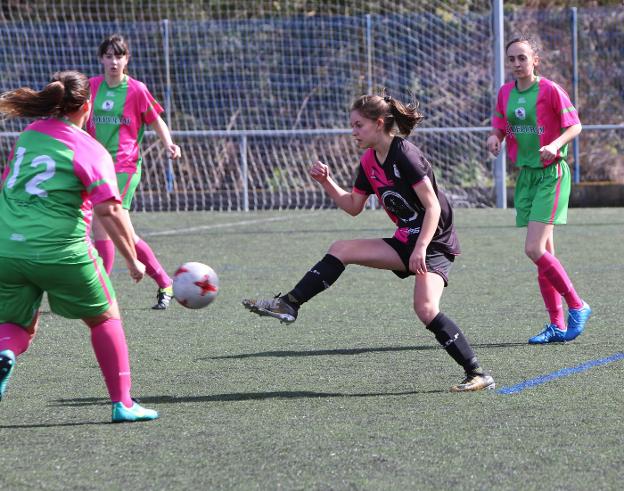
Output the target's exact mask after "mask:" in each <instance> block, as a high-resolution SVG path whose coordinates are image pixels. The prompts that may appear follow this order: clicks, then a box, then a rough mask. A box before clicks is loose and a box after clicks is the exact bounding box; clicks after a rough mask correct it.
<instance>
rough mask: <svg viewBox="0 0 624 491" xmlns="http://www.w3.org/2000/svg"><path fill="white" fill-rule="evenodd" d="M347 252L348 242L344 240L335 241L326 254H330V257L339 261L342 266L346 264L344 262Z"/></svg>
mask: <svg viewBox="0 0 624 491" xmlns="http://www.w3.org/2000/svg"><path fill="white" fill-rule="evenodd" d="M348 252H349V242H348V241H346V240H337V241H336V242H334V243H332V245H330V246H329V250H328V251H327V254H331V255H332V256H334V257H336V258H338V259H340V261H342V263H343V264H346V260H347V259H348Z"/></svg>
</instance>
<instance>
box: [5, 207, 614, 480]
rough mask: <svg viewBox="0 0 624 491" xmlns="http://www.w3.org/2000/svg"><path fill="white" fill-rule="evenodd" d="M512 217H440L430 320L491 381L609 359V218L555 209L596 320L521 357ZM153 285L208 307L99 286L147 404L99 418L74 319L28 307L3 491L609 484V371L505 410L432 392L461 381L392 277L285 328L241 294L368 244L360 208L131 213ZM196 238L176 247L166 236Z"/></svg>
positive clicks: (516, 232) (502, 400)
mask: <svg viewBox="0 0 624 491" xmlns="http://www.w3.org/2000/svg"><path fill="white" fill-rule="evenodd" d="M513 220H514V217H513V211H510V210H457V224H458V231H459V237H460V241H461V243H462V247H463V255H462V256H461V257H460V259H459V260H458V261H457V262H456V264H455V266H454V269H453V271H452V273H451V284H450V286H449V288H447V291H446V292H445V295H444V297H443V305H442V309H443V311H444V312H446V313H447V315H449V316H450V317H452V318H454V319H455V320H456V321H457V322H458V324H459V325H460V326H462V328H463V329H464V331H465V333H466V334H467V336H468V337H469V339H470V340H471V341H472V343H473V344H474V346H475V349H476V351H477V355H478V356H479V358H480V360H481V361H482V363H483V365H484V366H485V367H486V368H488V369H490V370H491V371H492V373H493V375H494V376H495V378H496V381H497V384H498V387H499V388H502V387H508V386H512V385H515V384H517V383H520V382H522V381H524V380H527V379H530V378H533V377H537V376H540V375H544V374H547V373H551V372H553V371H556V370H559V369H562V368H565V367H573V366H577V365H579V364H581V363H584V362H586V361H590V360H595V359H599V358H603V357H607V356H611V355H613V354H615V353H618V352H621V351H622V345H623V341H624V332H623V330H622V329H621V322H620V319H621V314H622V312H623V311H624V305H623V304H624V300H623V299H622V298H623V297H622V280H621V278H622V274H623V270H624V267H623V265H622V262H621V259H620V258H621V251H622V245H621V244H622V243H623V239H624V213H623V210H621V209H592V210H589V209H585V210H584V209H574V210H571V212H570V224H569V225H567V226H566V227H559V228H558V229H557V231H556V245H557V254H558V256H559V257H560V259H561V260H562V262H563V264H564V265H565V266H566V267H567V270H568V272H569V274H570V276H571V278H572V280H573V281H574V283H575V286H576V287H577V290H578V291H579V293H580V294H581V295H582V296H583V297H584V298H586V299H587V300H588V301H589V302H590V303H591V305H592V307H593V308H594V312H595V315H594V316H593V317H592V319H591V321H590V323H589V325H588V329H587V332H586V333H585V334H583V336H581V337H580V338H579V339H578V340H576V341H574V342H573V343H569V344H565V345H553V346H529V345H527V344H526V340H527V339H528V337H530V336H531V335H533V334H535V333H537V332H538V331H539V330H540V329H541V328H542V326H543V324H544V322H545V321H546V315H545V311H544V307H543V304H542V300H541V297H540V295H539V291H538V287H537V281H536V272H535V268H534V266H532V265H531V263H530V262H529V260H528V259H527V258H526V257H525V256H524V254H523V241H524V231H523V230H520V229H516V228H515V227H513V226H512V224H513ZM133 221H134V223H135V227H136V228H137V230H138V231H139V233H140V234H142V235H143V236H144V238H146V240H147V241H148V242H149V243H150V244H151V246H152V247H153V249H154V250H155V251H156V252H157V253H158V255H159V257H160V259H161V261H162V263H163V265H165V267H166V268H167V269H168V270H170V271H173V270H174V269H175V267H176V266H177V265H179V264H181V263H182V262H185V261H190V260H194V261H201V262H205V263H207V264H210V265H211V266H212V267H214V268H215V270H217V272H218V273H219V276H220V280H221V291H220V294H219V297H218V298H217V300H216V301H215V302H214V303H213V304H212V305H211V306H209V307H208V308H206V309H204V310H199V311H191V310H186V309H184V308H182V307H181V306H179V305H177V304H176V305H173V307H172V308H170V309H169V310H167V311H164V312H155V311H152V310H150V308H149V307H150V306H151V305H152V304H153V300H154V295H155V286H154V284H153V283H152V282H151V280H150V279H149V278H147V279H146V280H145V281H144V282H142V283H140V284H139V285H134V284H132V283H131V281H130V279H129V278H128V276H127V274H126V273H125V271H124V270H123V268H122V267H121V264H122V261H118V262H117V267H118V269H116V270H115V271H114V273H113V275H112V277H113V282H114V284H115V287H116V289H117V293H118V298H119V301H120V304H121V306H122V309H123V315H124V321H125V328H126V333H127V337H128V343H129V347H130V352H131V362H132V368H133V383H134V390H133V393H134V395H135V396H137V397H139V398H140V399H141V401H142V402H143V403H144V404H145V405H146V406H148V407H153V408H155V409H157V410H158V411H160V413H161V419H159V420H158V421H155V422H150V423H137V424H129V425H112V424H110V423H109V421H110V404H109V402H108V400H107V396H106V390H105V387H104V383H103V381H102V379H101V376H100V373H99V369H98V367H97V364H96V362H95V358H94V356H93V354H92V351H91V346H90V341H89V336H88V331H87V328H86V327H85V326H83V325H82V324H81V323H80V322H78V321H67V320H64V319H62V318H60V317H58V316H56V315H52V314H50V313H45V314H44V315H43V316H42V325H41V327H40V332H39V334H38V337H37V339H36V340H35V342H34V344H33V345H32V347H31V349H30V350H29V351H28V352H27V353H26V354H24V355H23V356H22V357H20V358H19V360H18V365H17V367H16V370H15V372H14V376H13V378H12V379H11V382H10V384H9V388H8V390H7V394H6V395H5V398H4V400H3V401H2V403H1V404H0V415H1V422H0V442H1V445H2V449H1V451H0V487H1V488H2V489H7V490H8V489H60V488H79V489H122V488H127V489H137V490H138V489H200V488H207V489H208V488H209V489H375V490H377V489H436V490H439V489H523V490H531V489H539V490H542V489H567V490H570V489H579V490H582V489H590V488H592V489H616V488H619V486H620V483H621V477H622V465H623V464H624V461H623V459H622V448H624V431H623V429H624V428H623V426H624V424H623V422H622V407H624V392H623V391H622V379H623V374H624V361H619V362H614V363H611V364H608V365H605V366H602V367H596V368H592V369H590V370H588V371H586V372H583V373H579V374H575V375H572V376H569V377H565V378H559V379H557V380H554V381H552V382H550V383H546V384H543V385H540V386H538V387H535V388H531V389H527V390H524V391H522V392H520V393H518V394H515V395H502V394H498V393H495V392H493V391H489V392H487V393H474V394H451V393H449V392H448V388H449V387H450V386H451V385H453V384H455V383H457V382H458V381H459V380H461V378H462V373H461V370H460V369H459V368H458V367H457V366H456V365H455V364H454V362H453V361H452V360H451V359H450V357H448V356H447V355H446V353H445V352H444V351H443V350H442V349H440V348H439V347H438V346H437V344H436V342H435V340H434V339H433V337H432V336H431V334H430V333H429V332H428V331H426V330H425V329H424V328H423V326H422V325H420V324H419V322H418V321H417V319H416V318H415V315H414V313H413V311H412V306H411V303H412V300H411V297H412V281H411V280H409V279H408V280H403V281H402V280H399V279H398V278H396V277H395V276H394V275H393V274H392V273H390V272H384V271H377V270H369V269H366V268H361V267H355V266H351V267H349V268H347V270H346V272H345V273H344V274H343V276H342V277H341V278H340V279H339V281H338V282H337V283H336V284H335V285H334V286H333V287H332V289H331V290H330V291H328V292H325V293H323V294H321V295H319V296H318V297H317V298H315V299H314V300H313V301H311V302H310V303H309V304H306V305H305V306H304V308H302V310H301V312H300V315H299V319H298V320H297V322H296V323H295V324H293V325H290V326H287V325H281V324H279V323H278V322H277V321H275V320H273V319H267V318H260V317H256V316H253V315H252V314H250V313H249V312H247V311H246V310H245V309H243V308H242V306H241V305H240V300H241V299H242V298H244V297H249V296H252V297H253V296H256V295H261V296H267V295H271V294H275V293H277V292H279V291H282V292H285V291H287V290H289V289H290V288H291V287H292V286H293V285H294V283H295V282H296V281H298V279H299V278H300V277H301V275H302V274H303V273H304V272H305V271H306V270H307V268H309V267H310V266H311V265H312V264H314V263H315V262H316V261H317V260H318V259H319V258H320V257H322V255H323V254H324V253H325V251H326V250H327V248H328V246H329V245H330V244H331V242H332V241H334V240H336V239H345V238H356V237H382V236H388V235H389V234H391V233H392V224H391V223H390V222H389V220H388V218H387V217H386V216H385V215H384V214H383V213H382V212H380V211H376V212H366V213H364V214H363V215H361V216H360V217H358V218H356V219H353V218H350V217H348V216H346V215H345V214H341V213H339V212H337V211H317V212H265V213H249V214H242V213H240V214H239V213H229V214H228V213H222V214H214V213H184V214H137V215H134V220H133ZM186 227H206V228H203V229H201V230H197V231H195V232H192V233H180V234H173V235H156V234H157V233H158V232H162V231H167V230H180V229H184V228H186Z"/></svg>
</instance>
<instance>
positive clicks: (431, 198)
mask: <svg viewBox="0 0 624 491" xmlns="http://www.w3.org/2000/svg"><path fill="white" fill-rule="evenodd" d="M413 189H414V191H415V192H416V195H417V196H418V199H419V200H420V202H421V203H422V205H423V206H424V207H425V218H424V219H423V223H422V226H421V227H420V233H419V234H418V240H417V241H416V245H415V247H414V251H413V252H412V255H411V256H410V262H409V267H410V271H412V272H413V273H416V274H424V273H426V272H427V266H426V264H425V258H426V257H427V247H429V243H430V242H431V239H433V236H434V235H435V232H436V230H437V228H438V223H439V221H440V213H441V209H440V202H439V201H438V197H437V196H436V194H435V191H434V189H433V186H432V185H431V181H430V180H429V179H425V180H424V181H423V182H420V183H418V184H416V185H414V186H413Z"/></svg>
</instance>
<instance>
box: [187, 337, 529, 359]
mask: <svg viewBox="0 0 624 491" xmlns="http://www.w3.org/2000/svg"><path fill="white" fill-rule="evenodd" d="M518 346H528V344H527V343H526V342H522V343H521V342H512V343H481V344H473V345H472V347H473V348H476V349H484V350H486V349H489V348H514V347H518ZM439 349H442V347H441V346H435V345H423V346H380V347H377V348H336V349H324V350H307V351H262V352H260V353H241V354H239V355H225V356H208V357H205V358H198V359H197V360H198V361H203V360H240V359H244V358H289V357H293V358H295V357H306V356H333V355H348V356H351V355H361V354H365V353H384V352H398V351H430V350H439Z"/></svg>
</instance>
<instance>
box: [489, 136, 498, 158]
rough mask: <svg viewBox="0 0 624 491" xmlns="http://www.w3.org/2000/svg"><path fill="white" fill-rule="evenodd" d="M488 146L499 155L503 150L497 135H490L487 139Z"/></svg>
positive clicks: (491, 151) (496, 155)
mask: <svg viewBox="0 0 624 491" xmlns="http://www.w3.org/2000/svg"><path fill="white" fill-rule="evenodd" d="M487 148H488V150H489V151H490V153H491V154H492V155H494V156H495V157H498V154H499V153H500V151H501V142H500V140H499V139H498V137H497V136H496V135H490V136H489V138H488V139H487Z"/></svg>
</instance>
